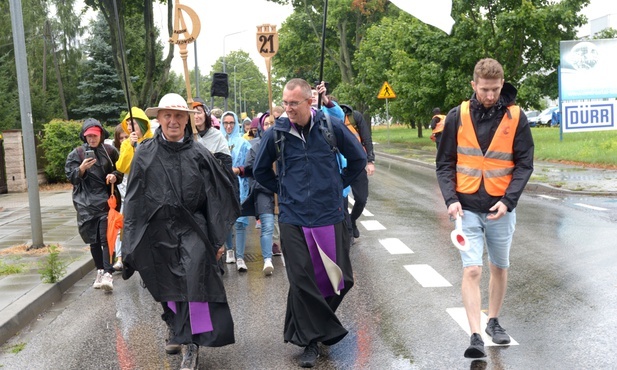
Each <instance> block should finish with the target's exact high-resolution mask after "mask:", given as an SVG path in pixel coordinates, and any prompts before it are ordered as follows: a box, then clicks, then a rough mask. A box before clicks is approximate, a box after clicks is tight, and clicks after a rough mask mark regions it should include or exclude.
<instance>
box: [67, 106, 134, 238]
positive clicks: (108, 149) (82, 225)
mask: <svg viewBox="0 0 617 370" xmlns="http://www.w3.org/2000/svg"><path fill="white" fill-rule="evenodd" d="M94 126H96V127H99V128H100V129H101V132H102V133H103V136H104V137H102V138H101V143H100V144H99V145H98V146H97V147H96V148H91V147H90V146H89V145H88V144H87V142H86V138H85V136H84V132H86V130H87V129H89V128H90V127H94ZM79 137H80V138H81V140H82V141H83V142H84V144H82V145H81V147H78V148H75V149H73V150H72V151H71V152H70V153H69V155H68V156H67V158H66V163H65V165H64V171H65V173H66V177H67V179H68V180H69V182H70V183H71V184H73V205H74V206H75V210H76V211H77V227H78V228H79V235H80V236H81V238H82V239H83V241H84V243H87V244H94V243H99V242H102V241H103V240H101V238H102V239H105V238H106V236H105V235H98V234H100V233H98V230H99V229H98V228H99V223H100V222H101V221H103V222H105V223H106V222H107V213H108V212H109V205H108V204H107V199H108V198H109V196H110V195H111V185H108V184H106V181H105V178H106V176H107V175H108V174H110V173H112V174H114V175H115V176H116V180H117V181H116V184H119V183H120V182H122V178H123V175H122V173H121V172H119V171H117V170H116V168H115V166H114V163H115V162H116V161H117V160H118V151H117V150H116V148H114V147H113V146H111V145H105V144H103V140H104V139H106V138H107V137H109V133H107V130H105V129H104V128H103V126H102V125H101V123H100V122H99V121H97V120H95V119H91V118H89V119H87V120H85V121H84V124H83V126H82V128H81V132H80V133H79ZM86 150H93V151H94V154H95V156H96V164H94V166H92V167H91V168H90V169H88V170H87V171H86V172H85V173H84V175H83V177H81V176H79V166H80V165H81V163H82V162H83V161H84V158H85V157H84V155H85V151H86Z"/></svg>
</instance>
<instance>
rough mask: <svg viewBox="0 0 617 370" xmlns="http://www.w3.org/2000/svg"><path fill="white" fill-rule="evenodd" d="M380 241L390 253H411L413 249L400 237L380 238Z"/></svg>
mask: <svg viewBox="0 0 617 370" xmlns="http://www.w3.org/2000/svg"><path fill="white" fill-rule="evenodd" d="M379 243H381V245H383V246H384V247H385V248H386V249H387V250H388V252H390V254H411V253H413V251H412V250H411V249H409V247H408V246H406V245H405V243H403V242H402V241H401V240H400V239H397V238H387V239H379Z"/></svg>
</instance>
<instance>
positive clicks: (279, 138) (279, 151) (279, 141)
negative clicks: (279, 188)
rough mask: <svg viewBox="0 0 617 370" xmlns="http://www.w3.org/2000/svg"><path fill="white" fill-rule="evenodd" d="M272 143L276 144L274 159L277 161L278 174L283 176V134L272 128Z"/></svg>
mask: <svg viewBox="0 0 617 370" xmlns="http://www.w3.org/2000/svg"><path fill="white" fill-rule="evenodd" d="M274 145H275V146H276V161H277V162H279V163H278V165H277V166H276V170H277V172H279V173H280V176H281V177H282V176H285V155H284V151H285V135H282V134H281V132H280V131H279V130H274Z"/></svg>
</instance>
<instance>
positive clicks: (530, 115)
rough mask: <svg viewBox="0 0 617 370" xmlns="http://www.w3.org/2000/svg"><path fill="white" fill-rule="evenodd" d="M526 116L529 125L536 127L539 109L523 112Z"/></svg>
mask: <svg viewBox="0 0 617 370" xmlns="http://www.w3.org/2000/svg"><path fill="white" fill-rule="evenodd" d="M525 115H526V116H527V122H529V127H536V126H537V125H538V118H540V111H537V110H530V111H527V112H525Z"/></svg>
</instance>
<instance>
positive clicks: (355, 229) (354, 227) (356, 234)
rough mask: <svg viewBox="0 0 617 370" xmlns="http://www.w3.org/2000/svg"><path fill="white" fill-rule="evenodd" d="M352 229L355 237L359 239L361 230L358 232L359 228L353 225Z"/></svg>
mask: <svg viewBox="0 0 617 370" xmlns="http://www.w3.org/2000/svg"><path fill="white" fill-rule="evenodd" d="M351 227H352V231H353V237H354V238H356V239H358V238H359V237H360V230H358V226H356V224H353V225H352V226H351Z"/></svg>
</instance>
